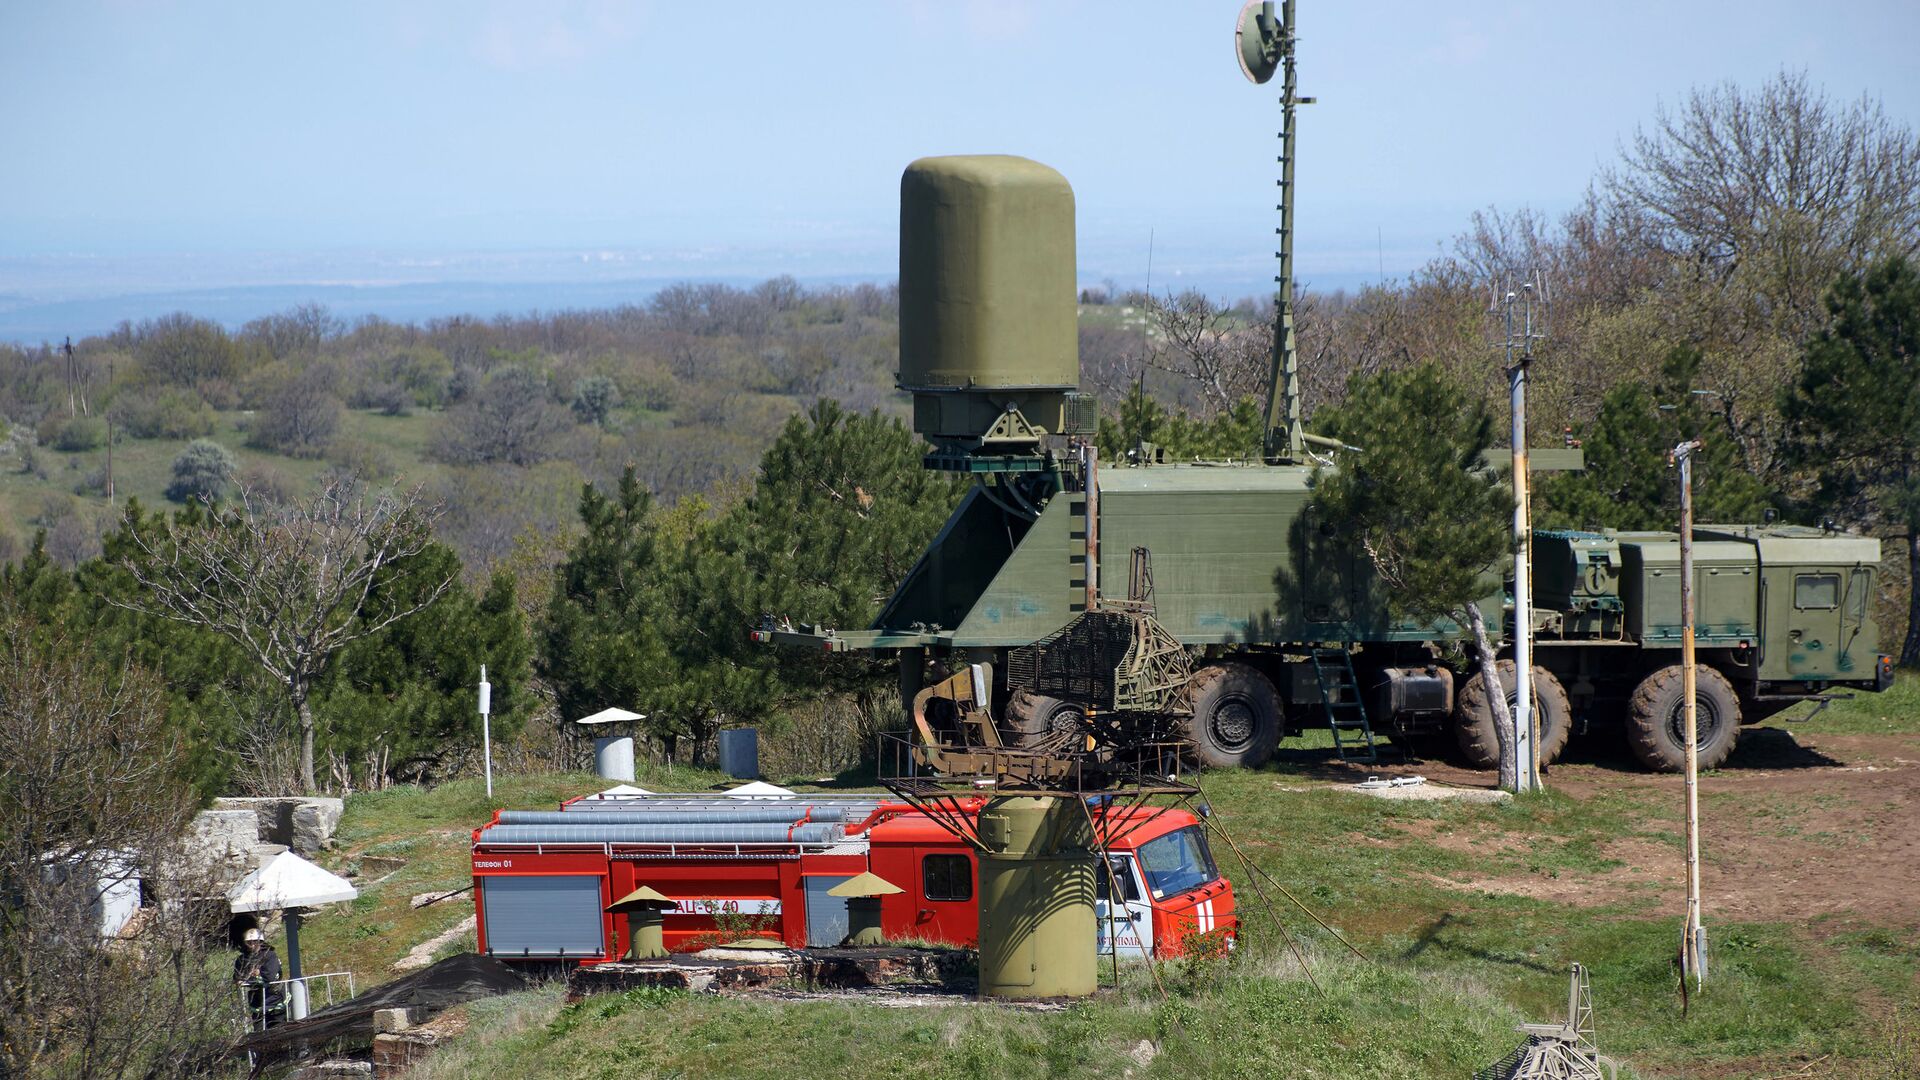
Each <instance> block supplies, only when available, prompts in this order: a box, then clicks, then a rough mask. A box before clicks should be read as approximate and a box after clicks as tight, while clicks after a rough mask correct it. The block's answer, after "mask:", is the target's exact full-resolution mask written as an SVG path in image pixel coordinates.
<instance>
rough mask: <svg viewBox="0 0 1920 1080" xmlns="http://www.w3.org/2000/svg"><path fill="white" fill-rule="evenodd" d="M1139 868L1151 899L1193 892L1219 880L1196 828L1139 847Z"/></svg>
mask: <svg viewBox="0 0 1920 1080" xmlns="http://www.w3.org/2000/svg"><path fill="white" fill-rule="evenodd" d="M1140 865H1141V867H1142V868H1143V869H1144V870H1145V871H1146V872H1147V885H1148V887H1149V888H1151V889H1152V890H1153V895H1154V898H1155V899H1164V898H1166V897H1169V896H1174V895H1176V894H1179V893H1183V892H1188V891H1190V890H1193V889H1197V888H1199V887H1200V886H1202V885H1205V884H1206V883H1208V882H1210V881H1213V880H1215V879H1217V878H1219V876H1220V871H1219V870H1218V869H1216V868H1215V867H1214V865H1213V852H1212V851H1210V850H1208V848H1207V837H1206V833H1204V832H1203V831H1202V830H1201V828H1200V826H1198V825H1189V826H1187V827H1186V828H1184V829H1178V830H1176V831H1174V832H1170V833H1168V834H1167V835H1165V836H1162V837H1160V838H1159V839H1157V840H1149V841H1147V842H1146V843H1145V844H1142V845H1141V846H1140Z"/></svg>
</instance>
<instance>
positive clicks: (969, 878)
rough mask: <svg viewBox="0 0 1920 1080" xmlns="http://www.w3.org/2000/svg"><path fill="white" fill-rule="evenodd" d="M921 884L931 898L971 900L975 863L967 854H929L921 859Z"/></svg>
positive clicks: (927, 896)
mask: <svg viewBox="0 0 1920 1080" xmlns="http://www.w3.org/2000/svg"><path fill="white" fill-rule="evenodd" d="M920 885H921V891H922V893H924V894H925V896H926V898H927V899H929V900H971V899H973V865H972V864H971V863H969V862H968V861H967V857H966V856H965V855H929V856H927V857H926V858H924V859H921V860H920Z"/></svg>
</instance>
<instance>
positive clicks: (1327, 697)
mask: <svg viewBox="0 0 1920 1080" xmlns="http://www.w3.org/2000/svg"><path fill="white" fill-rule="evenodd" d="M1272 7H1273V5H1271V4H1269V5H1265V6H1264V7H1262V6H1259V5H1249V8H1248V9H1247V11H1246V12H1245V13H1244V14H1243V25H1242V32H1241V34H1240V36H1239V38H1238V39H1237V41H1236V47H1237V51H1238V53H1239V55H1240V59H1241V64H1242V66H1243V68H1245V69H1246V70H1247V71H1248V73H1249V75H1250V76H1252V77H1255V78H1256V79H1261V81H1264V78H1263V76H1269V77H1270V76H1272V75H1273V74H1275V73H1276V71H1279V72H1282V73H1284V81H1283V87H1284V89H1283V93H1282V97H1281V104H1282V106H1283V109H1284V116H1285V121H1284V123H1285V127H1284V129H1283V131H1282V148H1283V149H1282V161H1283V162H1284V163H1285V165H1284V168H1283V175H1282V179H1281V183H1280V191H1281V197H1282V198H1281V205H1280V214H1281V220H1280V227H1279V229H1278V238H1279V247H1280V251H1279V257H1280V260H1279V261H1280V273H1279V275H1278V277H1277V278H1276V281H1277V283H1278V289H1277V303H1276V315H1275V331H1276V332H1275V334H1274V349H1273V355H1272V363H1271V372H1270V374H1271V379H1270V385H1269V393H1268V403H1267V414H1266V415H1267V425H1266V426H1267V437H1266V447H1265V453H1264V454H1263V455H1262V459H1261V460H1257V461H1242V462H1171V461H1167V460H1165V458H1164V455H1162V454H1161V453H1160V452H1159V451H1157V450H1156V449H1155V448H1154V447H1151V446H1141V447H1138V448H1136V449H1135V450H1133V451H1131V452H1129V453H1128V454H1127V455H1126V457H1125V458H1124V460H1119V461H1101V460H1099V456H1098V454H1097V452H1096V451H1095V448H1094V446H1093V442H1092V436H1093V434H1094V430H1095V425H1096V420H1097V409H1096V404H1095V402H1094V400H1093V398H1092V397H1091V396H1090V395H1088V394H1086V393H1083V392H1082V391H1080V389H1079V382H1080V370H1079V356H1078V336H1077V326H1076V319H1077V309H1076V306H1075V296H1076V277H1075V252H1074V224H1075V223H1074V197H1073V190H1072V188H1071V187H1070V186H1069V185H1068V183H1067V181H1066V179H1065V178H1064V177H1062V176H1061V175H1060V174H1059V173H1057V172H1055V171H1054V170H1053V169H1050V168H1048V167H1046V166H1044V165H1041V164H1039V163H1037V162H1034V161H1030V160H1027V159H1025V158H1019V157H1001V156H965V157H934V158H926V159H923V160H920V161H916V162H914V163H913V164H911V165H910V166H908V168H907V170H906V173H905V175H904V176H903V177H902V179H901V184H900V360H899V369H898V384H899V386H900V388H901V389H902V390H904V391H907V392H909V393H911V394H912V396H913V427H914V430H915V431H917V432H918V433H920V434H921V435H922V436H923V437H925V439H926V440H927V442H928V443H929V444H930V447H931V449H930V451H929V452H928V453H927V455H926V457H925V462H924V464H925V466H926V467H927V468H929V469H940V470H947V471H953V472H960V473H965V474H969V475H971V476H973V477H974V478H975V480H976V482H975V483H974V484H973V486H972V487H971V489H970V490H969V491H968V492H967V494H966V495H965V496H964V497H963V498H962V500H961V502H960V504H959V506H958V508H957V509H956V510H955V511H954V512H953V514H952V516H951V517H950V518H949V519H948V520H947V522H946V524H945V526H944V527H943V528H942V529H941V530H940V532H939V534H938V535H937V536H936V537H935V539H934V540H933V543H932V545H931V546H930V547H929V548H928V549H927V551H926V553H925V554H924V555H923V556H922V557H921V559H920V561H919V562H918V564H917V565H916V566H915V567H914V568H913V569H912V571H911V572H909V574H908V575H907V577H906V580H904V581H903V582H901V584H900V586H899V588H898V590H897V591H896V592H895V593H894V594H893V596H892V598H891V599H890V600H889V601H888V602H887V604H886V606H885V608H884V609H883V610H882V611H881V613H880V615H879V617H878V618H877V619H876V620H875V622H874V624H873V626H872V627H870V628H868V629H865V630H848V629H830V628H823V627H817V626H808V625H795V624H792V623H789V622H785V621H779V620H769V621H768V622H767V623H766V624H765V625H763V626H762V627H761V628H760V629H759V630H758V631H756V632H755V634H754V636H755V638H756V639H757V640H760V641H762V642H768V643H774V644H782V645H789V646H797V647H803V648H809V649H813V650H816V651H819V650H824V651H834V652H837V651H843V650H887V651H893V652H897V653H898V654H899V655H900V658H901V689H902V693H903V696H904V699H905V701H906V703H907V705H908V708H909V709H910V710H911V711H912V712H913V715H914V716H915V719H916V721H921V720H923V719H924V717H923V715H922V712H923V710H922V709H921V708H920V705H923V704H924V700H925V698H926V693H927V692H928V691H929V688H931V687H934V686H936V685H942V684H945V683H948V682H953V681H955V680H950V679H948V673H949V672H956V671H960V670H962V669H963V668H967V667H971V668H972V673H971V676H970V677H969V678H967V679H960V680H958V682H959V683H961V684H965V685H969V686H971V687H973V688H974V691H973V693H974V695H975V697H977V699H978V700H977V701H976V702H974V708H976V709H978V710H979V712H980V713H984V714H985V715H986V716H988V717H990V718H991V724H992V726H993V728H994V730H993V732H992V733H991V736H990V738H989V740H988V741H989V742H992V743H994V744H997V745H1004V746H1010V747H1023V746H1024V747H1045V746H1049V745H1054V746H1057V745H1060V744H1061V741H1062V740H1070V739H1078V738H1083V737H1087V736H1089V735H1090V734H1091V733H1092V732H1094V731H1095V730H1096V729H1098V728H1099V727H1100V726H1101V725H1102V724H1105V725H1107V730H1109V732H1111V730H1112V728H1113V725H1115V724H1119V725H1121V726H1125V725H1127V724H1137V725H1140V726H1142V727H1145V728H1153V729H1154V732H1142V733H1139V734H1138V736H1137V737H1139V738H1142V739H1145V738H1151V737H1155V734H1156V733H1164V731H1165V728H1166V727H1167V725H1168V724H1169V723H1171V724H1173V725H1175V726H1177V727H1179V728H1181V729H1183V730H1182V731H1181V732H1180V734H1182V735H1184V737H1185V738H1186V739H1188V740H1190V741H1191V743H1192V746H1193V747H1194V752H1195V753H1196V755H1197V757H1198V758H1199V760H1200V761H1201V763H1203V764H1204V765H1207V766H1213V767H1219V766H1258V765H1260V764H1262V763H1263V762H1265V761H1267V760H1268V758H1270V757H1271V756H1272V754H1273V753H1274V750H1275V748H1276V746H1277V744H1278V743H1279V741H1280V740H1281V738H1282V737H1284V736H1286V735H1288V734H1293V733H1297V732H1301V731H1304V730H1306V729H1307V728H1310V727H1321V726H1327V727H1330V728H1331V729H1332V732H1333V736H1334V740H1335V745H1336V748H1337V749H1338V751H1339V753H1340V754H1341V756H1342V757H1343V758H1344V757H1357V758H1359V759H1361V760H1366V761H1372V760H1374V759H1375V756H1376V754H1377V753H1378V747H1377V745H1376V738H1377V737H1380V736H1392V737H1393V738H1395V739H1396V740H1402V741H1406V742H1415V741H1419V740H1422V739H1424V738H1427V737H1437V738H1439V739H1442V740H1446V741H1448V742H1450V743H1451V744H1452V745H1454V746H1456V747H1457V748H1458V751H1459V753H1460V754H1461V756H1463V757H1464V758H1465V759H1466V760H1467V761H1468V762H1470V763H1471V764H1474V765H1476V766H1480V767H1491V766H1492V765H1494V764H1496V760H1497V759H1496V749H1495V742H1494V735H1493V720H1492V709H1491V703H1490V701H1489V700H1488V698H1489V693H1488V689H1487V685H1486V682H1485V680H1484V679H1483V677H1482V675H1481V674H1480V673H1479V672H1477V671H1472V670H1469V669H1468V668H1466V667H1465V666H1464V662H1463V661H1461V660H1458V659H1455V658H1457V657H1460V656H1462V655H1463V654H1464V653H1465V652H1467V650H1464V649H1461V648H1459V647H1458V644H1459V643H1460V642H1461V641H1462V640H1463V639H1464V638H1465V637H1466V635H1467V631H1466V630H1465V629H1464V628H1463V627H1460V626H1457V625H1454V624H1452V623H1450V622H1441V623H1438V624H1433V625H1419V624H1414V623H1409V622H1406V621H1402V620H1396V619H1394V618H1393V617H1391V616H1390V614H1389V613H1388V609H1387V605H1386V603H1385V598H1384V595H1383V593H1382V587H1381V585H1380V582H1379V580H1378V578H1377V576H1376V575H1375V573H1374V572H1373V568H1372V566H1371V564H1370V562H1369V561H1368V559H1367V557H1366V555H1365V553H1364V552H1362V551H1361V550H1360V549H1359V546H1358V545H1357V544H1356V543H1354V542H1353V540H1352V538H1351V537H1350V536H1349V535H1348V533H1347V531H1346V530H1345V529H1344V528H1343V525H1342V523H1341V522H1339V521H1329V520H1321V519H1320V518H1319V516H1318V515H1317V511H1316V509H1315V508H1314V506H1313V505H1312V503H1311V500H1310V494H1311V493H1310V491H1309V486H1308V485H1309V479H1310V477H1311V476H1312V474H1313V471H1314V468H1315V467H1316V461H1315V455H1316V453H1318V454H1326V453H1334V454H1336V455H1337V452H1338V451H1339V450H1340V449H1341V447H1340V446H1339V445H1338V444H1337V443H1334V442H1333V441H1332V440H1328V439H1323V438H1320V437H1317V436H1315V435H1312V434H1310V433H1308V432H1307V431H1306V430H1305V428H1304V426H1303V424H1302V421H1301V409H1300V395H1299V393H1298V390H1297V386H1298V378H1297V374H1298V373H1297V369H1296V365H1295V355H1294V341H1293V324H1292V310H1291V300H1292V291H1293V283H1292V280H1291V278H1292V259H1291V251H1292V214H1291V206H1292V201H1293V200H1292V198H1291V184H1292V160H1293V126H1294V125H1293V113H1294V105H1295V103H1296V101H1301V100H1304V99H1298V98H1296V96H1295V93H1294V79H1293V61H1292V48H1291V37H1290V34H1288V33H1287V32H1286V27H1287V25H1288V24H1290V22H1291V16H1292V12H1291V10H1290V9H1291V4H1290V3H1289V4H1288V5H1286V8H1287V10H1286V11H1285V13H1284V15H1283V16H1281V17H1278V18H1276V17H1275V16H1274V14H1273V12H1272ZM1263 20H1264V21H1263ZM1579 453H1580V451H1578V450H1565V449H1559V450H1537V451H1531V452H1530V467H1531V469H1532V470H1541V469H1549V468H1577V467H1579V464H1580V462H1579ZM1695 541H1696V543H1695V575H1696V596H1697V598H1698V599H1697V612H1698V617H1697V619H1696V624H1697V625H1696V634H1697V641H1698V648H1699V658H1700V661H1701V664H1702V668H1701V670H1700V674H1699V683H1698V690H1697V695H1696V700H1697V702H1698V704H1699V710H1698V711H1699V731H1700V735H1699V745H1700V751H1699V753H1700V764H1701V765H1702V766H1703V767H1712V766H1714V765H1717V764H1719V763H1720V762H1722V761H1723V760H1725V758H1726V756H1727V755H1728V754H1729V753H1730V752H1731V751H1732V749H1733V746H1734V742H1735V740H1736V737H1737V734H1738V729H1739V726H1740V724H1741V723H1743V722H1751V721H1754V720H1757V719H1759V718H1761V717H1764V716H1766V715H1768V714H1770V713H1772V712H1775V711H1777V710H1779V709H1781V708H1784V707H1786V706H1788V705H1791V704H1793V703H1796V702H1801V701H1807V700H1826V699H1828V698H1830V697H1831V696H1832V695H1833V694H1834V692H1836V691H1840V690H1844V689H1848V688H1852V689H1859V690H1883V689H1885V688H1886V687H1887V686H1888V685H1889V684H1890V681H1891V677H1892V666H1891V662H1890V661H1889V659H1888V658H1887V657H1885V656H1883V655H1881V654H1880V653H1879V652H1878V645H1879V634H1878V630H1877V628H1876V627H1875V625H1874V622H1873V619H1872V614H1871V606H1870V603H1869V598H1870V597H1871V596H1872V595H1873V593H1874V588H1875V581H1874V579H1875V575H1876V573H1877V572H1878V564H1879V562H1880V551H1879V542H1878V541H1877V540H1873V539H1866V538H1861V537H1857V536H1848V535H1839V534H1835V533H1832V532H1830V531H1822V530H1815V529H1806V528H1798V527H1787V526H1774V525H1767V526H1702V527H1700V528H1697V529H1696V530H1695ZM1532 551H1533V557H1532V560H1531V566H1532V571H1533V577H1534V580H1535V582H1536V586H1535V588H1536V591H1537V597H1536V600H1535V602H1534V604H1533V608H1532V610H1533V617H1532V622H1533V624H1534V637H1533V643H1534V645H1533V651H1532V656H1533V664H1532V668H1533V671H1532V676H1533V683H1532V687H1533V692H1534V693H1533V697H1534V701H1535V703H1536V704H1535V710H1536V718H1537V721H1536V722H1537V725H1538V728H1537V730H1538V746H1539V755H1540V760H1541V761H1542V762H1543V763H1544V762H1550V761H1552V760H1553V759H1554V757H1555V756H1557V755H1558V754H1559V753H1560V751H1561V749H1562V748H1563V747H1564V746H1565V745H1566V743H1567V740H1568V738H1569V737H1570V736H1571V735H1572V733H1573V731H1574V729H1575V726H1576V723H1577V722H1586V723H1591V724H1593V725H1595V726H1607V725H1613V724H1624V726H1625V728H1626V730H1627V732H1628V736H1629V741H1630V743H1631V745H1632V746H1633V748H1634V750H1635V751H1636V753H1637V754H1638V756H1639V757H1640V759H1641V760H1642V761H1644V762H1645V763H1646V764H1647V765H1648V766H1650V767H1652V768H1656V769H1677V768H1679V767H1680V765H1681V763H1682V756H1683V747H1682V736H1681V734H1680V731H1681V727H1680V725H1681V723H1682V722H1683V719H1682V718H1683V713H1684V710H1683V708H1682V707H1681V702H1680V700H1679V698H1680V694H1681V690H1680V685H1681V679H1680V668H1679V659H1680V639H1681V629H1680V625H1679V624H1680V617H1679V612H1680V588H1679V542H1678V537H1677V536H1676V535H1675V534H1671V533H1628V532H1607V531H1600V532H1539V533H1537V534H1536V535H1535V540H1534V544H1533V547H1532ZM1104 582H1114V583H1123V584H1122V587H1120V588H1114V589H1103V588H1102V584H1103V583H1104ZM1488 584H1489V588H1488V595H1487V597H1486V598H1485V600H1483V601H1482V604H1481V606H1482V609H1483V610H1487V611H1494V610H1500V609H1502V608H1503V607H1504V608H1505V609H1506V610H1507V612H1508V615H1507V619H1506V625H1505V627H1504V630H1505V632H1504V634H1503V635H1502V636H1503V638H1504V639H1505V640H1506V641H1507V642H1508V643H1509V648H1508V649H1506V650H1503V652H1502V655H1503V656H1509V657H1510V656H1511V649H1510V643H1511V642H1512V640H1513V637H1514V634H1513V626H1512V606H1511V604H1510V603H1508V602H1507V598H1506V596H1505V595H1504V590H1503V589H1502V587H1501V585H1500V583H1499V581H1498V579H1497V578H1496V577H1493V576H1491V575H1490V576H1489V582H1488ZM1121 597H1124V599H1121ZM1456 664H1461V665H1462V666H1461V667H1460V668H1459V670H1456V669H1455V666H1454V665H1456ZM1502 666H1503V667H1504V668H1505V670H1504V671H1503V672H1501V678H1500V683H1501V685H1503V686H1506V687H1512V686H1513V685H1514V682H1515V679H1514V678H1513V674H1514V672H1513V663H1512V661H1511V660H1510V659H1509V660H1507V661H1505V662H1504V663H1503V665H1502ZM969 715H977V714H975V713H970V714H969ZM1120 741H1124V733H1123V737H1122V739H1121V740H1120Z"/></svg>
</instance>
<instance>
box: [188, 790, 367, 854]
mask: <svg viewBox="0 0 1920 1080" xmlns="http://www.w3.org/2000/svg"><path fill="white" fill-rule="evenodd" d="M341 809H342V804H341V801H340V800H339V799H330V798H325V797H321V796H309V797H300V798H230V799H215V800H213V810H211V811H208V812H209V813H227V812H237V811H243V810H244V811H250V812H251V813H252V814H253V815H254V825H255V839H256V840H257V841H259V842H261V843H267V844H282V845H285V846H286V847H288V848H291V849H293V851H294V852H295V853H296V854H299V855H302V856H305V857H307V858H312V857H313V856H314V855H316V854H318V853H319V852H320V851H322V850H324V849H326V848H328V847H330V846H332V844H333V832H334V830H335V829H337V828H339V827H340V813H341Z"/></svg>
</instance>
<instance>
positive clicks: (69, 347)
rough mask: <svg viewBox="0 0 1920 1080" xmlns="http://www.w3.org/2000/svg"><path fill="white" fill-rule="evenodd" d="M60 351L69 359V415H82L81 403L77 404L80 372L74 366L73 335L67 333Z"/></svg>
mask: <svg viewBox="0 0 1920 1080" xmlns="http://www.w3.org/2000/svg"><path fill="white" fill-rule="evenodd" d="M60 351H61V353H63V354H64V355H65V356H66V360H67V416H68V417H70V418H71V417H75V416H79V415H80V409H79V405H78V404H77V402H78V397H77V395H78V392H79V391H78V389H77V387H76V383H78V381H79V380H78V379H77V378H76V375H77V374H78V373H77V372H75V371H74V368H73V335H71V334H69V335H67V340H66V342H65V343H63V344H62V345H61V346H60Z"/></svg>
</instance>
